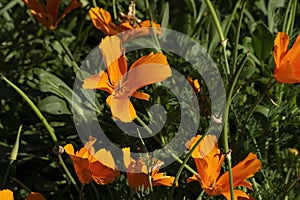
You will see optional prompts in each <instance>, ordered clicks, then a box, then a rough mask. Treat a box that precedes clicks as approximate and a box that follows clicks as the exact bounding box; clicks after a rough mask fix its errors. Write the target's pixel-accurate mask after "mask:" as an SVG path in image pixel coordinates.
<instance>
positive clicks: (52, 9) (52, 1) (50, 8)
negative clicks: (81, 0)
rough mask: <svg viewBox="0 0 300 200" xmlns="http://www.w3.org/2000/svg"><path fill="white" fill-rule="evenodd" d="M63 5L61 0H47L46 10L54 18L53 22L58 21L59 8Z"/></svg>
mask: <svg viewBox="0 0 300 200" xmlns="http://www.w3.org/2000/svg"><path fill="white" fill-rule="evenodd" d="M60 3H61V0H47V5H46V9H47V12H48V13H49V14H50V15H51V16H52V18H53V20H54V21H56V20H57V16H58V7H59V4H60Z"/></svg>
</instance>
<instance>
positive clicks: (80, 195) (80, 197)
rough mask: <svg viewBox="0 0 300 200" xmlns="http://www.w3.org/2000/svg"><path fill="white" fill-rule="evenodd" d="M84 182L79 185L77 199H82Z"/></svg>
mask: <svg viewBox="0 0 300 200" xmlns="http://www.w3.org/2000/svg"><path fill="white" fill-rule="evenodd" d="M84 186H85V184H83V183H81V185H80V193H79V200H82V198H83V189H84Z"/></svg>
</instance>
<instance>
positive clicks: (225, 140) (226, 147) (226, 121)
mask: <svg viewBox="0 0 300 200" xmlns="http://www.w3.org/2000/svg"><path fill="white" fill-rule="evenodd" d="M246 56H247V57H246V58H245V59H244V62H243V63H242V65H241V66H240V68H239V70H238V71H237V72H236V74H235V76H234V79H233V82H232V84H231V87H230V89H229V93H228V96H227V104H226V108H225V116H224V128H223V134H222V138H223V145H224V151H225V154H226V156H225V157H226V160H227V164H228V172H229V183H230V198H231V200H234V188H233V177H232V169H231V155H230V150H229V145H228V139H229V136H228V132H229V119H228V118H229V110H230V105H231V101H232V96H233V92H234V88H235V85H236V83H237V80H238V77H239V75H240V73H241V71H242V69H243V68H244V66H245V64H246V61H247V58H248V54H246Z"/></svg>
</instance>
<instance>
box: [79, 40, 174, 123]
mask: <svg viewBox="0 0 300 200" xmlns="http://www.w3.org/2000/svg"><path fill="white" fill-rule="evenodd" d="M100 50H101V52H102V55H103V57H104V60H105V64H106V66H107V69H106V70H105V71H102V70H101V71H100V72H99V74H96V75H93V76H91V77H89V78H87V79H85V80H84V83H83V86H82V87H83V88H84V89H98V90H103V91H106V92H108V93H109V94H110V95H109V96H108V97H107V99H106V102H107V104H108V105H109V106H110V109H111V112H112V116H113V117H114V118H116V119H118V120H120V121H123V122H131V121H132V120H133V119H135V118H136V112H135V109H134V107H133V105H132V103H131V102H130V100H129V97H130V96H133V97H135V98H138V99H143V100H149V95H148V94H146V93H141V92H137V91H136V90H138V89H139V88H142V87H144V86H146V85H150V84H153V83H157V82H160V81H163V80H165V79H166V78H168V77H169V76H171V75H172V72H171V69H170V67H169V65H168V62H167V58H166V57H165V56H164V55H163V54H162V53H160V52H158V53H156V54H153V53H150V54H149V55H147V56H143V57H141V58H139V59H138V60H136V61H135V62H134V63H133V64H132V65H131V67H130V69H129V71H128V72H127V62H126V58H125V56H122V55H121V53H122V46H121V41H120V39H119V38H118V37H116V36H112V37H106V38H105V39H104V40H103V41H102V42H101V44H100ZM115 58H117V59H116V60H114V59H115Z"/></svg>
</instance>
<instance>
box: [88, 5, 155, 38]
mask: <svg viewBox="0 0 300 200" xmlns="http://www.w3.org/2000/svg"><path fill="white" fill-rule="evenodd" d="M89 15H90V18H91V20H92V22H93V24H94V26H95V27H96V28H97V29H99V30H100V31H102V32H103V33H104V34H105V35H108V36H112V35H115V34H118V33H121V32H122V31H126V30H133V29H138V28H143V27H150V26H151V23H150V20H145V21H143V22H141V23H136V22H135V21H134V23H133V22H132V20H123V21H122V22H121V24H120V25H119V26H117V25H116V24H115V23H113V21H112V18H111V15H110V13H109V12H107V11H106V10H104V9H103V8H99V7H95V8H91V9H90V10H89ZM152 26H153V27H156V28H159V27H160V25H159V24H156V23H154V22H152ZM144 31H145V30H142V32H139V31H136V32H135V34H136V35H135V36H138V35H145V34H149V32H144ZM156 32H157V33H160V31H158V29H156Z"/></svg>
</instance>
